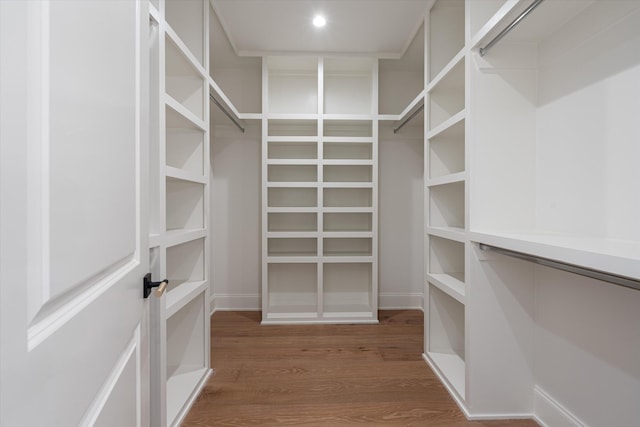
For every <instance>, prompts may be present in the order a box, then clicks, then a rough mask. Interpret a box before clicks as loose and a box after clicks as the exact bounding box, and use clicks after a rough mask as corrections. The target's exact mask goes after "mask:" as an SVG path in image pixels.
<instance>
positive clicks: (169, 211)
mask: <svg viewBox="0 0 640 427" xmlns="http://www.w3.org/2000/svg"><path fill="white" fill-rule="evenodd" d="M209 7H210V5H209V2H208V1H206V0H186V1H180V2H177V1H172V0H166V1H162V0H160V1H159V2H157V4H156V5H155V6H154V5H153V4H152V5H150V22H151V24H150V25H151V28H152V31H150V33H149V36H150V59H151V61H150V79H149V80H150V82H151V90H150V101H151V102H150V105H151V114H150V124H151V129H150V133H151V136H152V137H151V141H152V144H151V156H150V158H151V162H150V182H151V194H150V202H151V209H150V212H151V229H150V239H149V242H150V254H151V260H150V261H151V262H150V265H151V272H152V275H153V280H160V279H165V278H166V279H168V286H167V287H166V290H165V292H164V294H163V295H162V296H161V297H156V296H154V294H153V293H152V295H151V297H150V299H151V315H152V339H151V345H152V351H151V355H152V360H151V369H152V372H153V374H152V375H151V378H152V385H151V390H152V391H151V417H152V418H151V424H153V425H156V426H159V427H167V426H176V425H179V424H180V423H181V422H182V419H183V418H184V416H185V415H186V413H187V411H188V410H189V407H190V406H191V404H192V403H193V401H194V400H195V398H196V397H197V395H198V393H199V391H200V389H201V388H202V387H203V386H204V383H205V382H206V380H207V378H208V376H209V375H210V374H211V369H210V358H209V312H210V301H209V300H210V297H209V294H210V289H209V287H210V285H209V283H210V282H209V261H208V257H209V249H208V241H209V232H208V228H209V227H208V216H209V214H208V210H209V169H208V164H209V93H210V87H211V83H210V81H209V79H210V77H209V76H208V71H207V70H208V64H207V63H208V61H207V59H208V54H207V52H208V46H207V37H205V34H206V31H207V29H208V18H207V17H208V16H209V15H208V11H209Z"/></svg>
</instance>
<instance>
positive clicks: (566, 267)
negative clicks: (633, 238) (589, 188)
mask: <svg viewBox="0 0 640 427" xmlns="http://www.w3.org/2000/svg"><path fill="white" fill-rule="evenodd" d="M478 245H479V246H480V249H481V250H483V251H491V252H496V253H499V254H502V255H506V256H510V257H513V258H518V259H522V260H525V261H529V262H533V263H535V264H539V265H544V266H546V267H552V268H555V269H558V270H562V271H568V272H569V273H574V274H579V275H581V276H586V277H590V278H592V279H598V280H603V281H605V282H609V283H613V284H615V285H619V286H624V287H625V288H631V289H636V290H640V280H637V279H631V278H629V277H625V276H620V275H617V274H611V273H606V272H604V271H599V270H593V269H590V268H586V267H579V266H577V265H573V264H568V263H566V262H562V261H554V260H552V259H548V258H541V257H538V256H535V255H529V254H525V253H522V252H516V251H512V250H510V249H503V248H498V247H496V246H490V245H485V244H484V243H479V244H478Z"/></svg>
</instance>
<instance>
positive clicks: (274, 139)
mask: <svg viewBox="0 0 640 427" xmlns="http://www.w3.org/2000/svg"><path fill="white" fill-rule="evenodd" d="M265 138H266V140H267V142H318V140H319V138H318V137H317V136H291V135H289V136H287V135H282V136H277V135H276V136H271V135H270V136H267V137H265Z"/></svg>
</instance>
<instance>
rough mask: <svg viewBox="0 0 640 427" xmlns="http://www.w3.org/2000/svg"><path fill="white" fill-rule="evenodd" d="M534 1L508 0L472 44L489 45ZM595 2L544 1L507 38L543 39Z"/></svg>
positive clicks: (523, 40) (532, 40)
mask: <svg viewBox="0 0 640 427" xmlns="http://www.w3.org/2000/svg"><path fill="white" fill-rule="evenodd" d="M532 3H533V0H508V1H506V2H504V4H503V5H502V7H500V8H499V9H498V10H497V11H496V13H495V15H493V16H492V17H491V18H489V19H488V20H487V22H486V24H484V25H483V26H482V27H481V28H480V29H479V30H478V32H477V33H476V34H474V35H473V36H472V37H473V38H472V40H471V47H472V48H475V47H481V46H484V45H486V44H487V43H488V42H490V41H491V40H492V39H493V38H494V37H495V36H496V35H497V34H498V33H499V32H500V31H502V30H503V29H504V28H506V27H507V26H508V25H509V24H510V23H511V22H512V21H514V20H515V19H516V18H517V17H518V16H519V15H521V14H522V13H523V12H524V11H525V10H526V9H527V8H528V7H529V6H530V5H531V4H532ZM595 3H596V0H567V1H543V2H542V3H540V4H539V6H537V7H536V8H535V9H534V10H532V11H531V13H530V14H528V15H527V16H526V17H525V18H524V19H522V20H521V21H520V22H519V23H518V24H517V25H516V26H515V27H513V29H512V30H511V31H510V32H509V33H508V34H507V35H506V36H505V38H504V39H503V41H509V42H529V43H539V42H541V41H543V40H544V39H545V38H547V37H549V36H550V35H552V34H554V33H556V32H557V31H558V30H560V29H562V28H563V27H564V26H566V24H567V23H568V22H569V21H571V19H572V18H573V17H575V16H577V15H579V14H580V13H582V12H583V11H585V10H586V9H587V8H589V7H590V6H592V5H593V4H595ZM603 3H607V2H603ZM630 3H633V2H630Z"/></svg>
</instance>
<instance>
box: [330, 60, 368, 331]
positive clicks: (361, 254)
mask: <svg viewBox="0 0 640 427" xmlns="http://www.w3.org/2000/svg"><path fill="white" fill-rule="evenodd" d="M321 71H322V72H321V73H320V74H321V77H322V100H323V103H322V113H323V114H322V116H321V124H322V126H321V129H322V130H321V138H320V141H321V151H320V155H321V156H320V159H321V164H322V172H321V175H322V180H321V186H322V205H321V206H322V229H321V230H322V253H321V257H322V258H321V259H322V264H321V268H322V282H321V285H322V286H321V289H322V292H321V297H322V304H321V308H322V319H323V320H324V321H327V322H344V321H347V322H349V321H353V322H361V323H367V322H377V318H378V313H377V312H378V277H377V271H378V264H377V259H378V256H377V254H378V232H377V231H378V209H377V206H378V122H377V112H378V98H377V94H378V64H377V61H375V60H371V59H368V58H324V59H323V60H322V68H321Z"/></svg>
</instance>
